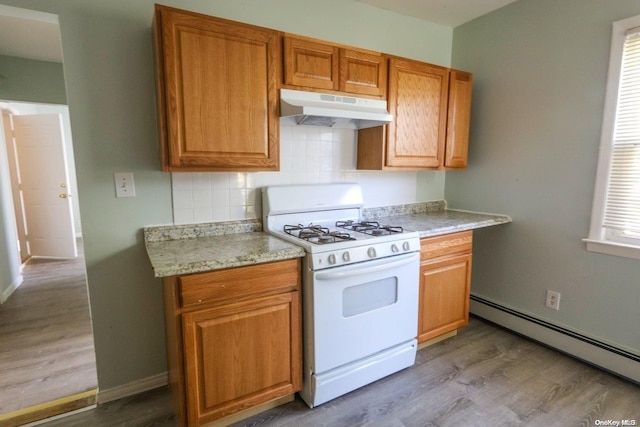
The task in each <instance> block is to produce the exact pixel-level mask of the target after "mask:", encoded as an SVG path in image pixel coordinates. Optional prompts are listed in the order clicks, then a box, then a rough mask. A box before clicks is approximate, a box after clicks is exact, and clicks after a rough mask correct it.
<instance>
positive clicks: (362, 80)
mask: <svg viewBox="0 0 640 427" xmlns="http://www.w3.org/2000/svg"><path fill="white" fill-rule="evenodd" d="M340 90H341V91H342V92H348V93H354V94H358V95H371V96H378V97H380V98H385V97H386V95H387V60H386V58H385V57H384V56H383V55H382V54H375V53H370V52H363V51H359V50H353V49H340Z"/></svg>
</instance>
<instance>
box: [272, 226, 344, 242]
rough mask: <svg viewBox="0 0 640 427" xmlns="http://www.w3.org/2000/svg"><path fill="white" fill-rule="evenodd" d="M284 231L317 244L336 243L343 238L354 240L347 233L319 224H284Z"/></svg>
mask: <svg viewBox="0 0 640 427" xmlns="http://www.w3.org/2000/svg"><path fill="white" fill-rule="evenodd" d="M284 232H285V233H287V234H290V235H292V236H295V237H298V238H300V239H303V240H306V241H307V242H311V243H315V244H317V245H324V244H327V243H336V242H341V241H344V240H356V239H355V238H354V237H351V235H350V234H349V233H345V232H342V231H329V229H328V228H326V227H321V226H319V225H309V226H306V227H305V226H304V225H285V226H284Z"/></svg>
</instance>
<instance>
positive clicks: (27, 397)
mask: <svg viewBox="0 0 640 427" xmlns="http://www.w3.org/2000/svg"><path fill="white" fill-rule="evenodd" d="M79 249H80V253H81V254H82V252H81V249H82V246H80V248H79ZM23 277H24V281H23V283H22V285H21V286H20V287H19V288H18V289H17V290H16V291H15V292H14V293H13V294H12V295H11V297H10V298H9V299H8V300H7V301H6V302H5V303H4V304H2V305H0V343H1V344H0V419H2V416H3V415H7V414H13V413H15V412H16V411H24V410H26V409H27V408H32V407H34V408H41V407H42V406H43V404H46V403H47V402H50V401H54V400H58V399H62V398H66V397H68V396H71V395H76V394H80V393H83V392H87V391H89V390H96V389H97V385H98V381H97V374H96V364H95V349H94V344H93V332H92V330H91V319H90V310H89V302H88V296H87V288H86V274H85V265H84V258H83V257H82V256H79V257H78V258H76V259H72V260H51V259H32V260H30V261H29V262H28V263H27V265H26V266H25V268H24V271H23ZM88 401H95V397H94V398H91V399H88ZM54 412H55V411H54ZM45 413H46V414H48V415H50V414H51V413H52V412H47V411H45ZM0 424H2V422H0Z"/></svg>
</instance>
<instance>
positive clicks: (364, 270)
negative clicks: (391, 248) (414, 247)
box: [315, 252, 419, 280]
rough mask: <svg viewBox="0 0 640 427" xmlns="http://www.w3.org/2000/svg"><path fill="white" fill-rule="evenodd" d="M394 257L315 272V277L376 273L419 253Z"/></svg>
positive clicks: (341, 277) (319, 278) (412, 257)
mask: <svg viewBox="0 0 640 427" xmlns="http://www.w3.org/2000/svg"><path fill="white" fill-rule="evenodd" d="M394 258H395V259H394V261H391V262H382V263H380V264H377V265H374V266H371V265H367V264H366V263H365V264H359V265H357V266H355V265H354V266H350V267H352V268H349V269H348V270H344V271H338V272H335V271H329V272H321V273H316V275H315V279H317V280H336V279H343V278H345V277H353V276H360V275H362V274H369V273H377V272H379V271H384V270H388V269H390V268H396V267H402V266H403V265H406V264H409V263H412V262H415V261H416V258H419V255H418V253H415V252H414V253H411V254H406V255H398V256H396V257H394Z"/></svg>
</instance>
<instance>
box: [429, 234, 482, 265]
mask: <svg viewBox="0 0 640 427" xmlns="http://www.w3.org/2000/svg"><path fill="white" fill-rule="evenodd" d="M472 240H473V231H462V232H460V233H452V234H445V235H444V236H437V237H427V238H424V239H422V240H421V241H420V259H421V260H422V261H424V260H427V259H431V258H435V257H439V256H443V255H449V254H454V253H459V252H471V246H472Z"/></svg>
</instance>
